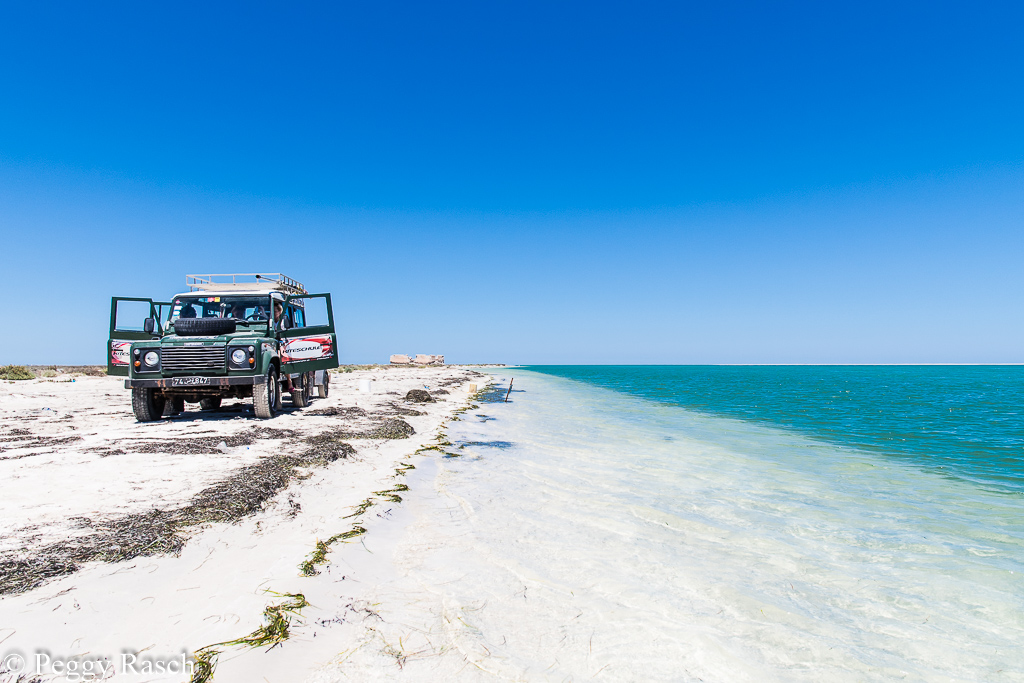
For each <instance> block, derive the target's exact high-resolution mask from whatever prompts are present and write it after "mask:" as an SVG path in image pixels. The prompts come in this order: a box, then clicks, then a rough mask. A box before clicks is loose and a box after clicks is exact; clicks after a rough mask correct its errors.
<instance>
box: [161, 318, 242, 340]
mask: <svg viewBox="0 0 1024 683" xmlns="http://www.w3.org/2000/svg"><path fill="white" fill-rule="evenodd" d="M235 328H236V324H235V319H234V318H178V319H177V320H175V321H174V333H175V334H176V335H178V336H179V337H205V336H214V335H218V334H231V333H232V332H234V331H235Z"/></svg>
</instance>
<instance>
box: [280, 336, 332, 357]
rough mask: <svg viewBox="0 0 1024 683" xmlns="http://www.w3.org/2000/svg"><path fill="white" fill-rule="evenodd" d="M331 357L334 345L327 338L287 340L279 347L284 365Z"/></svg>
mask: <svg viewBox="0 0 1024 683" xmlns="http://www.w3.org/2000/svg"><path fill="white" fill-rule="evenodd" d="M333 355H334V345H333V344H332V343H331V338H330V337H329V336H323V337H298V338H295V339H289V340H288V341H287V342H285V344H284V345H283V346H282V347H281V360H282V361H284V362H285V363H293V362H295V361H299V360H321V359H323V358H330V357H331V356H333Z"/></svg>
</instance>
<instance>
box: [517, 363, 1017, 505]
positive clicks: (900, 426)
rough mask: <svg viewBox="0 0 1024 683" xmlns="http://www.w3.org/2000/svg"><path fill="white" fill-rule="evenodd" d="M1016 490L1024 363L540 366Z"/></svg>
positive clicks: (563, 374) (653, 397)
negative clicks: (992, 364)
mask: <svg viewBox="0 0 1024 683" xmlns="http://www.w3.org/2000/svg"><path fill="white" fill-rule="evenodd" d="M532 369H533V370H537V371H539V372H544V373H546V374H552V375H556V376H559V377H566V378H569V379H575V380H579V381H581V382H586V383H588V384H592V385H595V386H601V387H606V388H609V389H614V390H615V391H620V392H625V393H629V394H632V395H634V396H640V397H643V398H647V399H651V400H654V401H658V402H661V403H667V404H669V405H676V406H681V407H684V408H688V409H690V410H693V411H698V412H701V413H705V414H709V415H720V416H723V417H732V418H738V419H741V420H745V421H752V422H755V423H759V424H766V425H771V426H778V427H784V428H786V429H788V430H793V431H798V432H801V433H804V434H807V435H809V436H812V437H814V438H816V439H823V440H827V441H830V442H832V443H836V444H840V445H843V446H853V447H856V448H861V449H867V450H871V451H874V452H878V453H884V454H886V455H889V456H893V457H901V458H904V459H905V460H907V461H908V462H913V463H916V464H919V465H922V466H925V467H930V468H934V469H939V470H946V472H944V473H945V474H948V475H951V476H958V477H964V478H967V479H970V480H973V481H975V482H979V483H985V484H989V485H997V486H1005V487H1009V488H1010V489H1011V490H1017V491H1024V366H1014V365H1010V366H970V365H956V366H948V365H947V366H943V365H918V366H878V365H876V366H749V365H748V366H709V365H670V366H654V365H642V366H635V365H634V366H580V365H577V366H546V367H544V366H538V367H534V368H532Z"/></svg>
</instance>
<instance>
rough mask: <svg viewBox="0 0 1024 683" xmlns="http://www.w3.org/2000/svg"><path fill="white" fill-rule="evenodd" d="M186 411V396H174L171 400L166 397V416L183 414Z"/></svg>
mask: <svg viewBox="0 0 1024 683" xmlns="http://www.w3.org/2000/svg"><path fill="white" fill-rule="evenodd" d="M183 412H185V397H184V396H173V397H171V398H170V399H169V400H168V399H164V417H171V416H174V415H181V414H182V413H183Z"/></svg>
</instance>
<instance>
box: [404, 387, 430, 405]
mask: <svg viewBox="0 0 1024 683" xmlns="http://www.w3.org/2000/svg"><path fill="white" fill-rule="evenodd" d="M405 400H406V401H412V402H413V403H433V402H434V397H433V396H431V395H430V394H429V393H428V392H426V391H424V390H423V389H412V390H410V391H409V393H408V394H406V395H405Z"/></svg>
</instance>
